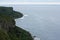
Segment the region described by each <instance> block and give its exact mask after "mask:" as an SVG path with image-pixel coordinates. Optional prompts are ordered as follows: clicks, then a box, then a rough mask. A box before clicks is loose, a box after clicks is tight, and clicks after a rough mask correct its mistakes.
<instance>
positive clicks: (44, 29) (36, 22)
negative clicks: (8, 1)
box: [3, 4, 60, 40]
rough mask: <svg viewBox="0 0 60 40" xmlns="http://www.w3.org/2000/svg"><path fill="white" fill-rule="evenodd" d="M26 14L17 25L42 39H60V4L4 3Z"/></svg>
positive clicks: (18, 20) (17, 21)
mask: <svg viewBox="0 0 60 40" xmlns="http://www.w3.org/2000/svg"><path fill="white" fill-rule="evenodd" d="M3 6H11V7H13V10H15V11H19V12H21V13H23V14H24V15H25V16H24V17H22V18H19V19H16V20H15V21H16V25H17V26H19V27H21V28H23V29H25V30H27V31H29V32H30V33H31V34H32V35H34V36H37V37H38V38H40V39H41V40H60V5H47V4H46V5H3Z"/></svg>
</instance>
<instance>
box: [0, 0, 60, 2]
mask: <svg viewBox="0 0 60 40" xmlns="http://www.w3.org/2000/svg"><path fill="white" fill-rule="evenodd" d="M0 2H60V0H10V1H9V0H0Z"/></svg>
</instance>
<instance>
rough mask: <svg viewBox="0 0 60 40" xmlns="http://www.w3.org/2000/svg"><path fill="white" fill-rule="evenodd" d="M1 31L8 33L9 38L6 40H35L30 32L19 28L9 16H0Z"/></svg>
mask: <svg viewBox="0 0 60 40" xmlns="http://www.w3.org/2000/svg"><path fill="white" fill-rule="evenodd" d="M0 30H3V31H4V32H5V33H7V35H8V37H9V38H8V37H7V38H6V40H8V39H9V40H33V38H32V36H31V34H30V33H29V32H28V31H26V30H24V29H22V28H19V27H17V26H16V25H15V21H14V19H13V18H11V17H9V16H2V15H1V16H0ZM0 33H1V31H0ZM1 36H2V35H0V40H2V39H1ZM3 38H4V37H3ZM3 40H4V39H3Z"/></svg>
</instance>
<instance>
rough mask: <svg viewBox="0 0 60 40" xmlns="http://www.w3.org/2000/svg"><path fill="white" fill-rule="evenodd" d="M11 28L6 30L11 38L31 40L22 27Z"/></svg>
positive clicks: (13, 39) (14, 39)
mask: <svg viewBox="0 0 60 40" xmlns="http://www.w3.org/2000/svg"><path fill="white" fill-rule="evenodd" d="M12 30H13V31H12ZM12 30H10V31H9V32H8V34H9V36H10V38H11V40H28V39H29V40H33V38H32V36H31V34H30V33H29V32H28V31H26V30H23V29H22V28H19V27H17V26H16V27H15V28H13V29H12Z"/></svg>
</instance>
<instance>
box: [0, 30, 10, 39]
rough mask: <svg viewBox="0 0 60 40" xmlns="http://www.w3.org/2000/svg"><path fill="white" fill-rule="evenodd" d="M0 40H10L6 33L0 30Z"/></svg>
mask: <svg viewBox="0 0 60 40" xmlns="http://www.w3.org/2000/svg"><path fill="white" fill-rule="evenodd" d="M0 40H10V38H9V36H8V34H7V32H6V31H4V30H0Z"/></svg>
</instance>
